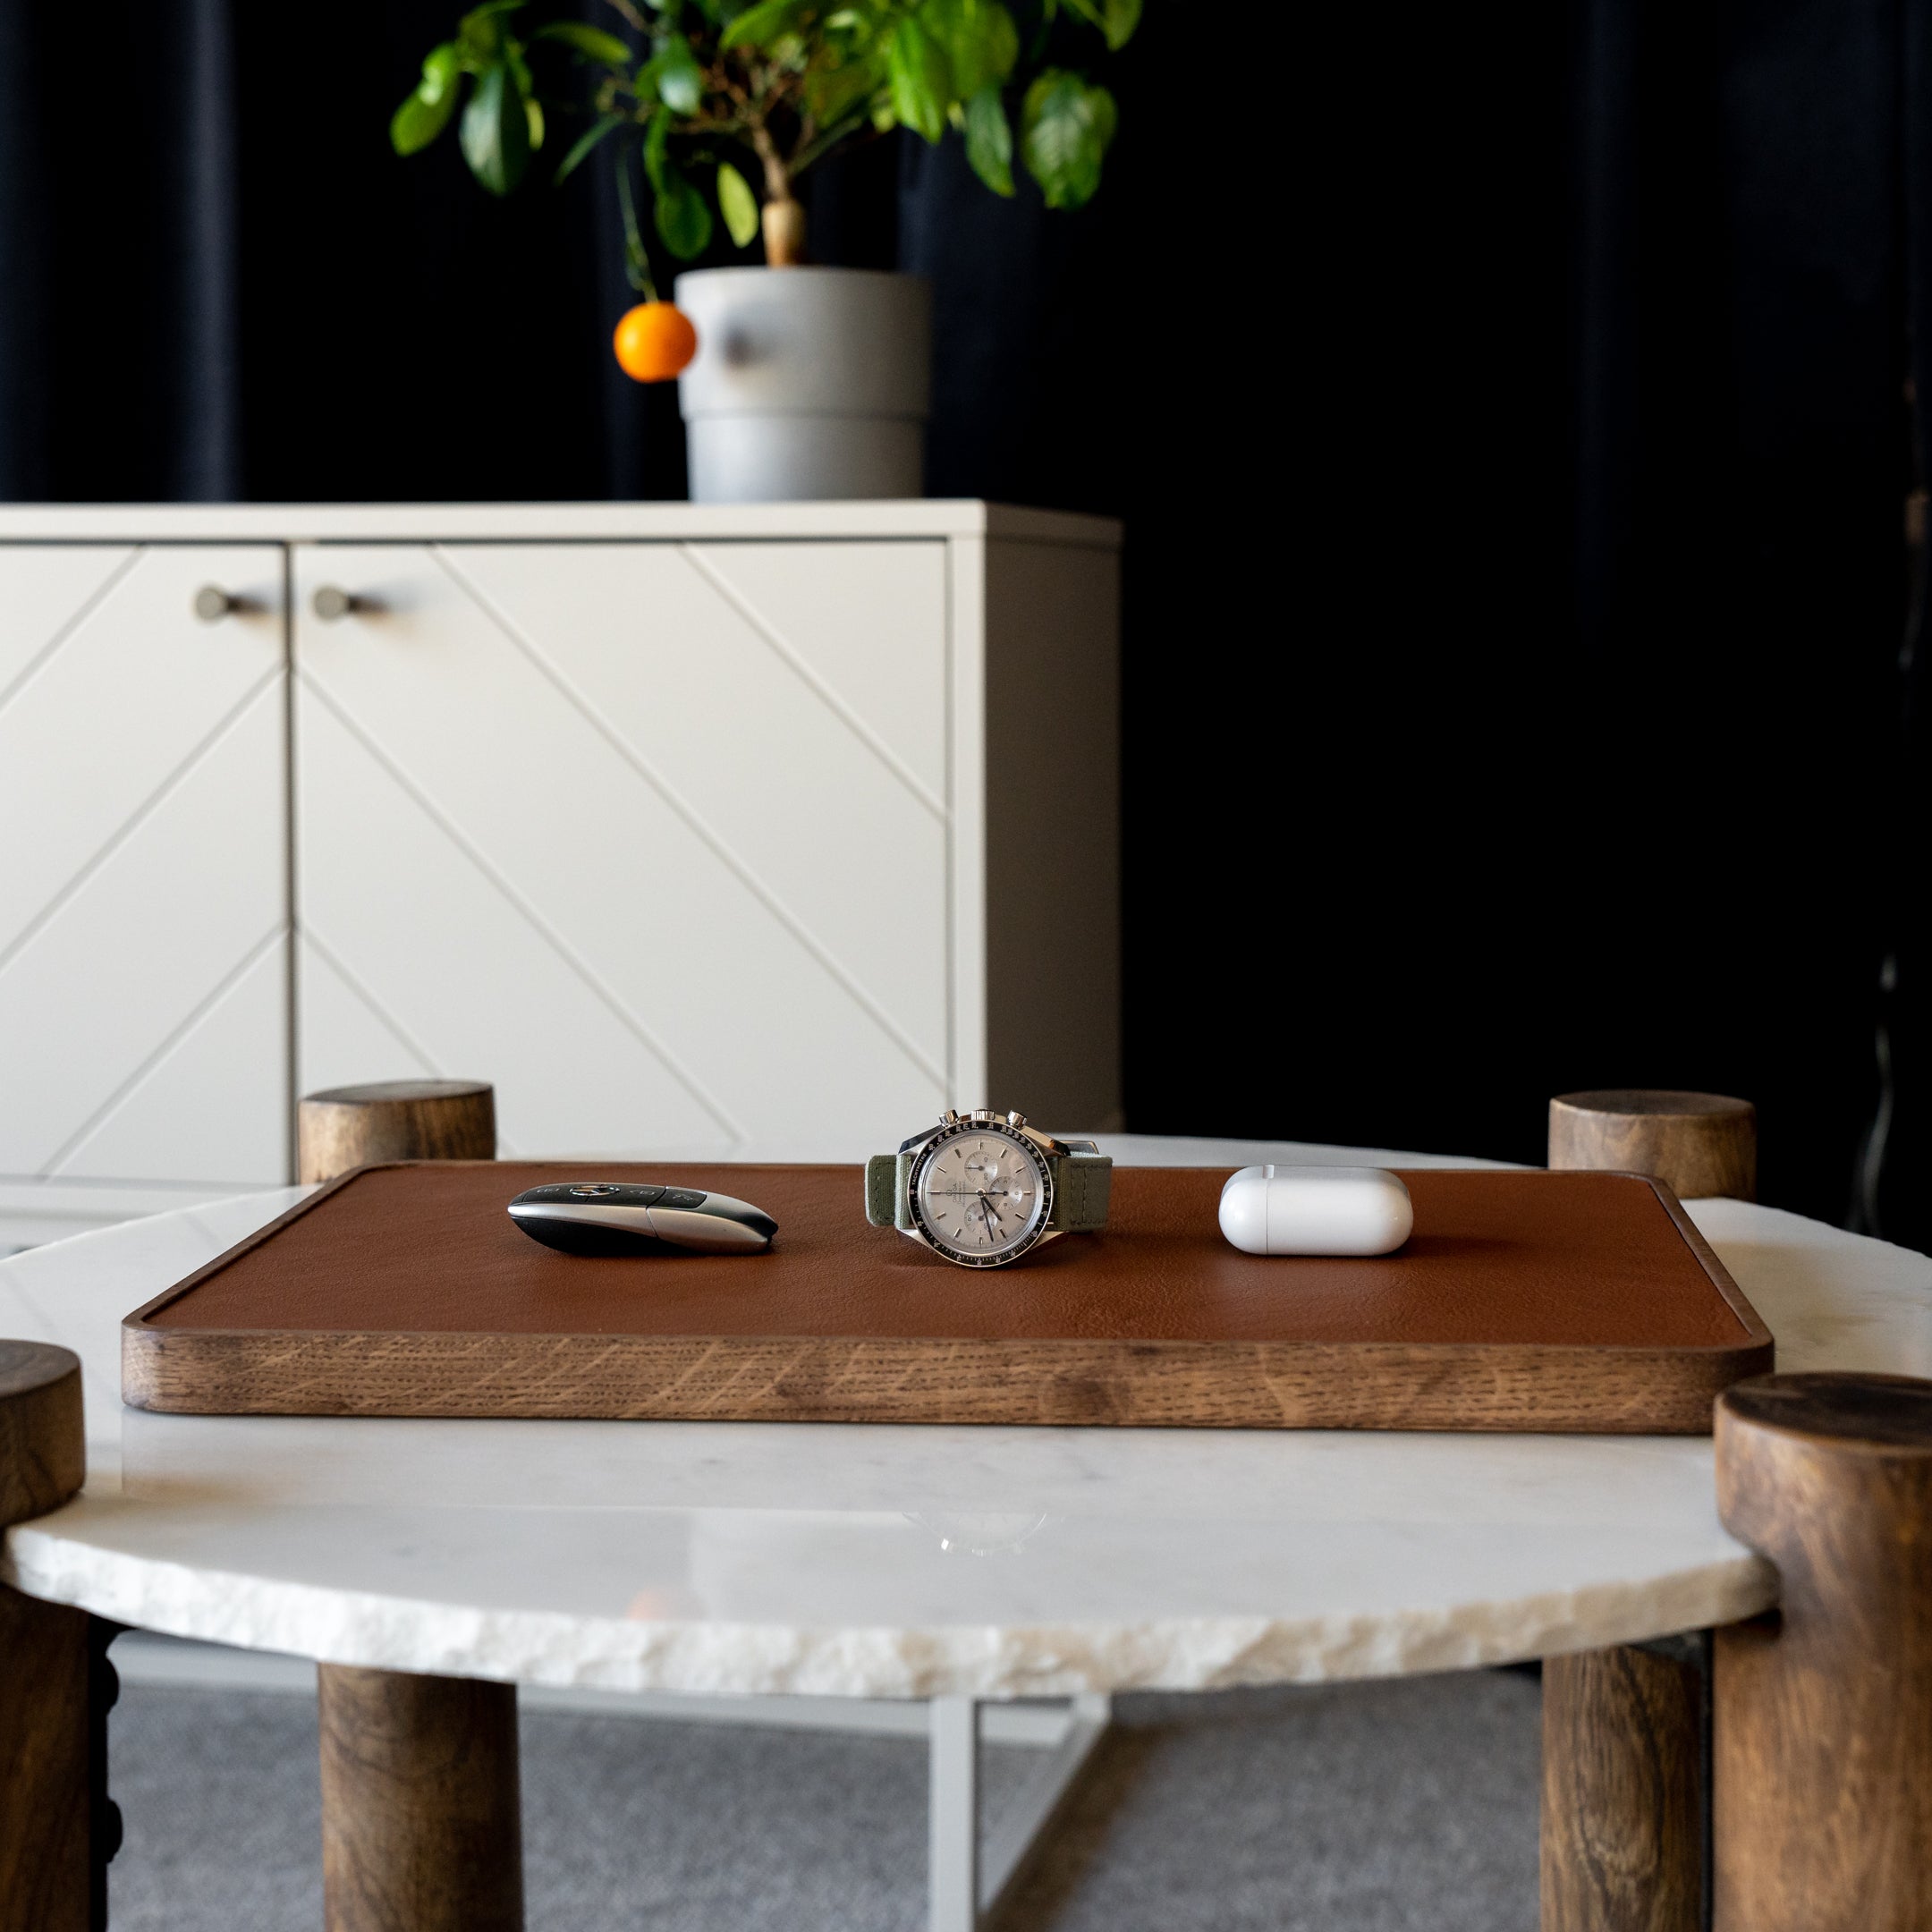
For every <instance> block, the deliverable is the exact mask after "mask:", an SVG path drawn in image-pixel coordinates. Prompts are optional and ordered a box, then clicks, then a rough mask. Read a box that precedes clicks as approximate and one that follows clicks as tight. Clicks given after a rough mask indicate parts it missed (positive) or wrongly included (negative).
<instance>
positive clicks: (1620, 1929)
mask: <svg viewBox="0 0 1932 1932" xmlns="http://www.w3.org/2000/svg"><path fill="white" fill-rule="evenodd" d="M1703 1704H1704V1673H1703V1670H1702V1668H1701V1666H1700V1665H1699V1663H1698V1662H1697V1661H1695V1660H1694V1659H1691V1658H1689V1657H1683V1658H1680V1657H1671V1656H1663V1655H1659V1654H1657V1653H1656V1652H1653V1651H1649V1650H1641V1649H1637V1648H1631V1647H1629V1646H1620V1647H1618V1648H1613V1649H1608V1650H1588V1651H1583V1652H1580V1653H1579V1654H1577V1655H1575V1656H1572V1657H1546V1658H1545V1659H1544V1662H1543V1822H1542V1901H1543V1919H1542V1932H1699V1928H1700V1927H1701V1926H1702V1924H1703V1897H1704V1792H1703V1783H1704V1775H1703V1763H1702V1758H1703V1744H1702V1740H1703Z"/></svg>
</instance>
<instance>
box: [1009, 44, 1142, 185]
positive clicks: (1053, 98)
mask: <svg viewBox="0 0 1932 1932" xmlns="http://www.w3.org/2000/svg"><path fill="white" fill-rule="evenodd" d="M1118 118H1119V115H1118V112H1117V110H1116V109H1115V107H1114V97H1113V96H1112V95H1111V94H1109V93H1108V92H1107V90H1106V89H1105V88H1102V87H1089V85H1088V84H1087V82H1086V81H1084V80H1081V79H1080V76H1079V75H1078V74H1076V73H1068V72H1066V71H1065V70H1064V69H1063V68H1058V67H1049V68H1048V69H1047V72H1045V73H1043V74H1041V75H1040V77H1039V78H1038V80H1036V81H1034V83H1033V85H1032V86H1031V87H1030V88H1029V89H1027V94H1026V103H1025V106H1023V107H1022V108H1021V115H1020V151H1021V154H1022V155H1023V156H1024V157H1026V165H1027V172H1028V173H1029V174H1031V175H1032V177H1033V179H1034V180H1035V181H1037V182H1038V183H1039V184H1040V191H1041V193H1042V194H1044V195H1045V196H1046V198H1047V207H1048V208H1084V207H1085V206H1086V204H1087V203H1088V202H1089V201H1090V200H1092V199H1093V197H1094V191H1095V190H1096V189H1097V188H1098V187H1099V185H1100V162H1101V158H1102V157H1103V156H1105V155H1106V150H1107V143H1108V142H1109V141H1111V140H1113V139H1114V124H1115V123H1116V121H1117V120H1118Z"/></svg>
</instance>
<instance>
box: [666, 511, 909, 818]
mask: <svg viewBox="0 0 1932 1932" xmlns="http://www.w3.org/2000/svg"><path fill="white" fill-rule="evenodd" d="M678 555H680V556H681V557H682V558H683V560H684V561H685V563H688V564H690V566H691V569H693V570H694V571H696V572H697V573H698V574H699V576H700V577H702V578H703V579H704V580H705V581H706V582H707V583H708V584H709V585H710V586H711V588H712V589H714V590H716V592H717V594H718V595H719V596H720V597H723V598H724V601H725V602H726V603H727V604H729V605H730V606H731V607H732V608H733V610H734V611H736V612H737V613H738V614H739V615H740V616H741V617H742V618H743V619H744V621H745V623H748V624H749V625H750V627H751V631H752V632H753V634H754V635H755V636H757V637H758V638H759V639H761V640H763V641H764V642H765V644H766V645H767V647H768V648H770V649H771V651H772V652H773V653H774V655H775V656H776V657H779V658H780V659H781V660H783V662H784V664H786V665H789V666H790V668H791V670H792V673H793V674H794V675H795V676H796V677H797V678H798V681H799V682H800V683H801V684H803V685H804V686H805V688H806V689H807V690H808V691H810V692H811V693H812V695H813V696H814V697H815V698H817V699H818V701H819V702H820V703H821V704H823V705H824V706H825V708H826V710H828V711H830V712H831V713H832V714H833V716H835V717H836V718H837V719H838V721H839V722H840V723H841V724H843V725H844V727H845V728H846V730H847V731H849V732H851V733H852V736H853V737H854V738H856V739H858V741H860V743H861V744H862V745H864V746H865V748H866V749H867V750H869V751H870V752H871V754H872V755H873V757H875V758H877V760H878V761H879V763H880V764H881V765H883V766H884V767H885V768H886V770H887V771H889V772H890V773H891V774H892V775H893V776H894V778H896V779H897V780H898V781H899V783H900V784H902V785H903V786H904V787H905V789H906V790H907V791H908V792H911V794H912V796H913V797H914V798H915V799H917V800H918V801H919V803H920V804H921V805H923V806H924V807H925V808H926V809H927V810H928V811H929V812H930V813H931V814H932V815H933V817H934V818H936V819H937V820H938V821H939V823H940V824H941V825H944V824H945V822H946V809H945V801H943V800H941V799H937V798H935V797H934V796H933V794H932V793H931V792H928V790H927V789H926V785H925V782H924V781H923V780H922V779H921V778H920V777H919V774H918V773H917V772H915V771H913V770H912V769H911V767H909V766H908V765H907V764H906V763H905V762H904V760H903V759H902V758H900V756H899V754H898V753H897V752H896V751H894V750H893V748H892V747H891V746H890V745H889V744H887V743H886V742H885V740H884V739H883V738H881V737H880V736H879V734H878V733H877V732H875V731H874V730H873V729H872V727H871V726H870V725H869V724H867V723H866V722H865V720H864V719H863V718H861V717H860V716H859V714H858V713H857V712H856V711H854V710H853V709H852V707H851V706H850V705H849V704H847V703H846V702H845V700H844V699H843V698H841V697H840V696H839V694H838V693H837V692H836V691H834V690H833V688H832V687H831V685H829V684H828V683H826V681H825V679H824V678H822V677H821V676H819V674H818V672H817V671H815V670H814V669H813V668H812V666H811V665H809V664H808V663H807V662H806V661H805V659H804V658H803V657H801V656H800V655H799V653H798V652H797V651H796V650H795V649H793V648H792V646H791V645H790V644H789V643H787V642H786V641H785V640H784V637H783V636H782V635H780V633H779V632H778V631H775V629H773V627H772V626H771V625H770V624H769V623H767V622H766V621H765V618H764V616H763V615H762V614H760V613H759V612H758V610H757V609H756V608H755V607H754V606H752V604H751V603H750V600H749V599H748V598H747V597H745V596H744V594H743V593H742V592H741V590H739V589H738V588H737V586H736V585H735V584H733V583H732V582H731V581H730V580H728V579H727V578H726V577H725V576H724V573H723V572H721V571H720V570H719V569H718V568H717V566H716V564H715V563H712V561H711V560H710V558H708V556H705V555H703V554H702V553H701V552H700V551H699V549H698V548H697V547H696V546H695V545H692V544H688V543H684V544H680V545H679V546H678Z"/></svg>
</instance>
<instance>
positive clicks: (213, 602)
mask: <svg viewBox="0 0 1932 1932" xmlns="http://www.w3.org/2000/svg"><path fill="white" fill-rule="evenodd" d="M241 607H242V599H241V598H240V597H234V596H233V595H231V594H230V593H229V592H228V591H226V590H224V589H222V588H221V586H220V585H219V584H203V585H202V586H201V588H200V589H199V590H197V591H196V592H195V594H194V614H195V615H196V616H197V617H199V619H200V620H201V622H202V623H220V622H221V620H222V619H223V618H224V617H225V616H226V615H227V614H228V613H229V612H230V611H232V610H239V609H240V608H241Z"/></svg>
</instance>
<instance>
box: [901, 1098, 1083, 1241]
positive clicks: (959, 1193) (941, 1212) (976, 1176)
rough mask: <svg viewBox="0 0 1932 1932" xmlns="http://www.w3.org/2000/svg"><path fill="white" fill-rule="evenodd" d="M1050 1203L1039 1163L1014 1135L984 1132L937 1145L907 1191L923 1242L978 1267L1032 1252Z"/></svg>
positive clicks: (969, 1132) (970, 1131)
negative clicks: (910, 1192)
mask: <svg viewBox="0 0 1932 1932" xmlns="http://www.w3.org/2000/svg"><path fill="white" fill-rule="evenodd" d="M1050 1198H1051V1190H1050V1189H1049V1188H1048V1186H1047V1170H1046V1167H1045V1166H1044V1165H1043V1164H1042V1162H1041V1160H1040V1157H1039V1156H1038V1154H1036V1153H1035V1152H1034V1151H1033V1149H1032V1148H1030V1146H1029V1145H1028V1144H1027V1143H1026V1142H1025V1141H1024V1140H1021V1137H1020V1136H1019V1135H1018V1134H1017V1133H1015V1134H1005V1133H1001V1132H998V1131H994V1130H990V1129H984V1128H970V1129H968V1130H967V1131H965V1132H963V1133H955V1134H953V1135H950V1136H949V1137H948V1138H947V1139H945V1140H943V1141H941V1142H940V1144H939V1145H938V1146H937V1147H936V1148H934V1150H933V1151H932V1153H931V1154H930V1155H929V1156H928V1157H927V1159H926V1161H925V1162H924V1163H923V1164H922V1165H921V1166H920V1168H919V1177H918V1179H917V1181H916V1182H914V1184H913V1201H914V1207H915V1209H916V1212H917V1215H918V1217H919V1221H920V1222H921V1223H922V1224H924V1227H925V1231H926V1233H927V1235H928V1238H929V1239H930V1240H932V1241H934V1242H935V1243H936V1245H937V1246H938V1248H939V1249H940V1250H941V1251H942V1252H943V1253H945V1254H946V1255H948V1256H949V1257H950V1258H953V1259H954V1260H961V1261H966V1262H969V1263H970V1264H971V1265H973V1266H976V1267H987V1266H989V1265H995V1264H997V1263H998V1262H1001V1261H1004V1260H1008V1259H1011V1258H1013V1256H1014V1255H1016V1254H1017V1253H1018V1252H1019V1251H1020V1250H1022V1249H1025V1248H1030V1247H1031V1246H1032V1244H1033V1242H1034V1240H1035V1239H1036V1238H1037V1237H1038V1234H1039V1233H1040V1229H1041V1226H1042V1224H1043V1223H1044V1221H1045V1218H1046V1216H1047V1207H1048V1203H1049V1200H1050Z"/></svg>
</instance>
